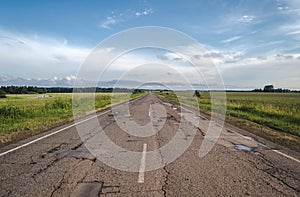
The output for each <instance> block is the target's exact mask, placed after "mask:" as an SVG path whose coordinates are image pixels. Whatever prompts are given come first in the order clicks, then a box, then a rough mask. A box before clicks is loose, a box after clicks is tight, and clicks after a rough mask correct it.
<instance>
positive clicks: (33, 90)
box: [0, 86, 145, 94]
mask: <svg viewBox="0 0 300 197" xmlns="http://www.w3.org/2000/svg"><path fill="white" fill-rule="evenodd" d="M0 91H2V92H4V93H6V94H45V93H72V92H73V88H71V87H37V86H1V88H0ZM144 91H145V90H143V89H128V88H100V87H96V88H95V87H84V88H76V89H75V92H133V93H139V92H144Z"/></svg>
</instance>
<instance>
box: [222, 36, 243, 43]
mask: <svg viewBox="0 0 300 197" xmlns="http://www.w3.org/2000/svg"><path fill="white" fill-rule="evenodd" d="M241 38H242V36H234V37H231V38H228V39H225V40H221V43H229V42H233V41H236V40H239V39H241Z"/></svg>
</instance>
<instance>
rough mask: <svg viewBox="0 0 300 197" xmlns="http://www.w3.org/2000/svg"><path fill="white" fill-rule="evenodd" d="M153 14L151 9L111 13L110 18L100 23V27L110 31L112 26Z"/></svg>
mask: <svg viewBox="0 0 300 197" xmlns="http://www.w3.org/2000/svg"><path fill="white" fill-rule="evenodd" d="M152 13H154V12H153V10H152V9H151V8H147V9H144V10H137V11H132V10H126V11H124V12H121V13H115V12H112V13H111V15H110V16H108V17H106V18H105V19H104V20H103V21H102V22H101V23H100V27H101V28H104V29H111V28H112V27H113V26H115V25H117V24H119V23H121V22H124V21H128V20H131V19H133V18H136V17H142V16H147V15H150V14H152Z"/></svg>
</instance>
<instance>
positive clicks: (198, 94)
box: [194, 90, 201, 98]
mask: <svg viewBox="0 0 300 197" xmlns="http://www.w3.org/2000/svg"><path fill="white" fill-rule="evenodd" d="M194 96H195V97H197V98H200V97H201V94H200V92H198V91H197V90H195V93H194Z"/></svg>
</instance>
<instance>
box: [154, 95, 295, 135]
mask: <svg viewBox="0 0 300 197" xmlns="http://www.w3.org/2000/svg"><path fill="white" fill-rule="evenodd" d="M158 94H160V95H162V96H164V97H167V98H169V99H171V100H174V101H178V100H183V102H185V103H186V104H192V100H193V99H195V98H191V97H190V98H188V95H191V93H186V92H176V95H177V96H178V98H177V97H176V95H175V94H174V93H166V92H163V93H158ZM226 97H227V112H226V117H227V119H229V120H233V121H236V122H239V123H244V124H245V125H250V126H256V127H261V128H269V129H273V130H276V131H279V132H281V133H288V134H291V135H293V136H297V137H300V94H299V93H255V92H227V93H226ZM198 104H199V108H200V110H201V111H202V112H205V113H209V111H210V108H211V103H210V94H209V93H208V92H201V97H200V98H198Z"/></svg>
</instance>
